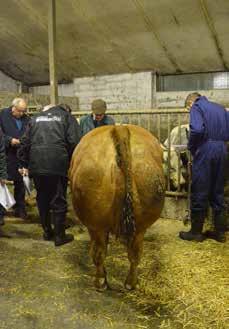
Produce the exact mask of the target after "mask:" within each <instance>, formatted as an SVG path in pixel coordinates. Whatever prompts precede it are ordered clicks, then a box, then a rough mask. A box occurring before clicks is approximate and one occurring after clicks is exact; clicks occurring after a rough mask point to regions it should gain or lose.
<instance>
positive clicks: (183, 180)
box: [161, 124, 189, 191]
mask: <svg viewBox="0 0 229 329" xmlns="http://www.w3.org/2000/svg"><path fill="white" fill-rule="evenodd" d="M188 129H189V125H188V124H184V125H181V127H180V137H179V126H176V127H175V128H173V129H172V130H171V132H170V184H171V189H172V190H173V191H176V190H177V189H178V185H179V184H178V182H179V169H178V168H179V163H180V168H181V170H180V188H181V191H182V190H187V164H188V153H187V143H188V138H187V131H188ZM161 146H162V148H163V168H164V173H165V175H166V176H167V175H168V148H169V140H168V138H167V139H166V140H165V142H164V143H163V144H162V145H161ZM178 152H180V158H179V155H178Z"/></svg>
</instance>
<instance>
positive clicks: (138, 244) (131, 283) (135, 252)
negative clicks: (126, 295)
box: [125, 232, 144, 290]
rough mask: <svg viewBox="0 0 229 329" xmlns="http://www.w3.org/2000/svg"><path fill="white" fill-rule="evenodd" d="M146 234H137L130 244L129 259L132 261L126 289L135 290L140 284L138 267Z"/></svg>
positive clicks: (128, 249) (128, 247)
mask: <svg viewBox="0 0 229 329" xmlns="http://www.w3.org/2000/svg"><path fill="white" fill-rule="evenodd" d="M143 238H144V233H142V232H141V233H137V234H136V235H135V236H134V237H133V238H132V239H131V240H130V241H129V243H128V246H127V251H128V259H129V261H130V270H129V273H128V275H127V278H126V282H125V288H126V289H128V290H132V289H135V287H136V285H137V282H138V273H137V267H138V264H139V262H140V258H141V254H142V248H143Z"/></svg>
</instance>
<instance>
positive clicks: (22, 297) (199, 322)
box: [0, 198, 229, 329]
mask: <svg viewBox="0 0 229 329" xmlns="http://www.w3.org/2000/svg"><path fill="white" fill-rule="evenodd" d="M34 205H35V200H34V198H32V199H31V198H30V199H29V200H28V207H29V215H30V220H29V221H28V222H25V221H20V220H18V219H17V220H16V219H14V218H12V217H11V218H7V219H6V225H5V226H4V227H3V228H2V231H3V232H4V233H5V234H8V235H10V236H11V239H8V238H4V237H3V238H2V237H1V238H0V268H1V280H0V290H1V294H0V323H1V326H0V327H1V328H3V329H8V328H13V327H15V326H17V328H19V329H21V328H23V329H24V328H42V327H43V328H44V327H47V323H48V324H49V328H57V327H59V326H62V327H64V328H85V329H91V328H100V329H103V328H104V329H107V328H115V329H120V328H122V329H125V328H127V329H128V328H152V329H153V328H159V329H162V328H163V329H165V328H171V329H179V328H180V329H181V328H187V329H194V328H198V329H207V328H211V329H226V328H228V321H229V309H228V307H229V252H228V244H229V243H228V242H227V243H226V244H220V243H217V242H215V241H213V240H207V241H204V242H203V243H195V242H185V241H182V240H180V239H179V238H178V237H177V234H178V232H179V230H181V229H183V228H184V227H183V224H182V222H179V221H176V220H169V219H168V220H165V219H160V220H158V221H157V222H156V223H155V224H154V225H153V226H152V227H151V229H150V230H148V232H147V234H146V236H145V241H144V252H143V257H142V260H141V264H140V266H139V285H138V288H137V290H135V291H131V292H127V291H125V289H124V288H123V283H124V280H125V276H126V274H127V271H128V268H129V262H128V260H127V255H126V249H125V246H124V245H122V244H120V243H119V242H118V241H116V240H115V239H114V238H111V239H110V244H109V248H108V255H107V258H106V268H107V273H108V281H109V283H110V286H111V290H108V291H106V292H104V293H99V292H97V291H96V290H95V289H94V287H93V275H94V272H95V269H94V265H93V264H92V261H91V259H90V257H89V255H88V250H89V237H88V234H87V232H86V230H84V231H83V232H82V229H81V228H80V229H79V227H78V226H77V225H76V226H74V227H73V228H71V229H70V232H71V233H74V235H75V241H74V243H71V244H69V245H66V246H64V247H61V248H59V249H58V248H54V246H53V244H52V243H51V242H45V241H43V240H42V238H41V235H42V230H41V228H40V226H38V225H37V223H36V222H37V220H38V214H37V210H36V208H35V207H34ZM68 217H69V218H72V217H73V210H72V209H70V213H69V215H68ZM184 229H187V228H184ZM228 238H229V237H228Z"/></svg>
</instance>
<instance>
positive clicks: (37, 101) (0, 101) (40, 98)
mask: <svg viewBox="0 0 229 329" xmlns="http://www.w3.org/2000/svg"><path fill="white" fill-rule="evenodd" d="M15 97H23V98H25V99H26V100H27V101H28V105H29V106H34V107H36V106H39V105H42V106H44V105H47V104H49V103H50V98H49V96H46V95H32V94H31V93H30V94H25V93H24V94H21V93H17V92H15V93H13V92H0V109H1V108H4V107H8V106H10V105H11V103H12V100H13V98H15ZM59 102H60V103H67V104H69V105H70V106H71V108H72V109H78V99H77V97H63V96H60V97H59Z"/></svg>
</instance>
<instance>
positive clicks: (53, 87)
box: [48, 0, 58, 105]
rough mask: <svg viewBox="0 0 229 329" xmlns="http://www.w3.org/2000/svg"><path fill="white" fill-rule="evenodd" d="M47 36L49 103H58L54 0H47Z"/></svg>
mask: <svg viewBox="0 0 229 329" xmlns="http://www.w3.org/2000/svg"><path fill="white" fill-rule="evenodd" d="M48 36H49V81H50V101H51V104H55V105H56V104H57V103H58V86H57V79H56V0H49V12H48Z"/></svg>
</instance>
